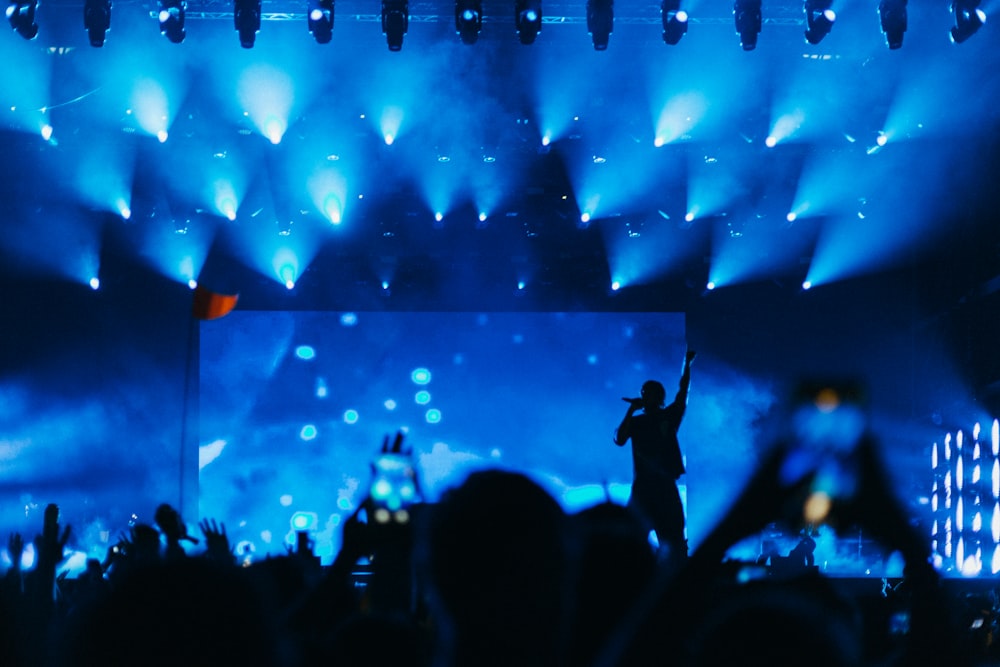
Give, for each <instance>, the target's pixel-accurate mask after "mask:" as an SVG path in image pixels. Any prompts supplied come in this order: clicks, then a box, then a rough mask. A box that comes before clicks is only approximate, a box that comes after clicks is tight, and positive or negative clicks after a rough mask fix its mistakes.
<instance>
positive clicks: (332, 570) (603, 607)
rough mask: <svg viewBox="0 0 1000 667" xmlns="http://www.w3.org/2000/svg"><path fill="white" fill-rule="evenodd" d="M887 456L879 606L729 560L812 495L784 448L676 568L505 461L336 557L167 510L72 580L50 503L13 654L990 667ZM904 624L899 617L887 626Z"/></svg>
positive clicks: (6, 608) (12, 658)
mask: <svg viewBox="0 0 1000 667" xmlns="http://www.w3.org/2000/svg"><path fill="white" fill-rule="evenodd" d="M874 454H875V453H874V450H873V449H871V448H862V451H861V457H862V458H861V460H862V463H863V466H862V468H861V470H862V481H861V488H860V489H859V495H858V498H857V505H856V506H851V507H844V508H840V509H841V510H842V514H843V515H844V516H845V518H850V519H851V520H856V521H860V522H862V523H863V524H864V525H865V527H866V529H868V530H869V531H872V532H874V533H875V534H877V535H878V536H879V538H880V540H881V541H882V542H883V544H884V545H885V547H886V548H887V549H893V550H898V551H900V552H901V553H902V554H903V556H904V558H905V559H906V572H905V576H904V578H903V579H902V580H901V581H900V582H897V583H895V585H894V586H892V587H887V588H886V590H885V592H884V594H883V595H881V596H880V601H879V602H878V604H877V605H876V606H874V607H873V606H871V605H870V601H869V603H865V604H862V603H861V602H860V601H858V600H856V599H852V598H850V597H845V596H844V595H843V594H841V593H838V591H837V587H836V586H835V585H834V583H835V582H833V581H831V580H828V579H825V578H823V577H822V576H821V575H820V574H818V573H816V572H815V570H813V569H810V568H802V569H801V570H798V571H789V570H788V569H787V568H784V569H782V570H781V571H780V572H779V571H776V572H773V573H765V574H764V576H761V577H758V578H755V579H753V580H750V581H745V582H744V581H742V577H741V574H742V573H743V572H744V571H745V570H746V568H745V567H744V565H745V564H742V563H736V562H733V561H729V560H726V557H725V554H726V551H727V549H728V548H729V547H730V546H731V545H733V544H735V543H736V542H737V541H739V540H741V539H744V538H745V537H746V536H748V535H752V534H753V533H754V532H755V531H759V530H760V529H762V528H763V527H764V526H765V525H767V524H768V523H770V522H772V521H773V520H775V519H776V518H780V517H781V516H782V515H783V513H784V508H785V507H786V506H787V505H788V503H789V502H797V499H798V498H799V497H800V496H801V493H802V488H799V487H798V486H797V485H792V486H789V485H787V484H783V483H781V481H780V480H779V476H780V471H781V469H782V465H783V462H784V461H785V460H787V451H785V450H783V449H782V448H780V447H778V448H776V449H775V452H774V453H773V454H772V457H771V458H770V459H768V460H765V461H764V462H763V463H762V464H761V467H760V469H759V471H758V472H757V474H756V475H755V476H754V477H753V478H752V479H751V481H750V483H749V484H748V486H747V487H746V489H745V490H744V492H743V494H742V495H741V496H740V497H739V498H738V500H737V501H736V502H735V503H734V504H733V506H732V509H731V510H730V511H729V513H728V514H727V515H726V516H725V517H724V518H723V519H722V520H721V521H720V522H719V524H718V525H717V526H716V527H715V529H714V530H713V531H712V532H711V533H710V534H709V536H708V537H707V538H706V539H705V540H704V542H702V543H701V544H700V545H699V546H698V548H697V549H695V550H694V551H693V553H692V554H691V555H690V556H687V557H685V558H682V559H678V558H660V557H658V554H657V551H656V550H655V549H654V547H652V546H651V545H650V541H649V539H648V534H647V533H648V529H649V525H648V524H647V523H646V522H645V521H644V520H643V519H642V518H641V516H640V515H639V514H638V513H637V512H635V511H634V510H633V509H630V508H629V507H626V506H622V505H617V504H613V503H611V502H602V503H600V504H597V505H595V506H592V507H589V508H588V509H585V510H583V511H580V512H578V513H575V514H568V513H566V512H565V511H564V510H563V509H562V508H561V506H560V505H559V504H558V503H557V502H556V500H555V499H554V498H553V497H552V496H551V495H549V494H548V492H546V491H545V490H544V489H543V488H542V487H541V486H540V485H538V484H537V483H535V482H534V481H533V480H532V479H530V478H529V477H528V476H526V475H524V474H521V473H518V472H512V471H505V470H497V469H494V470H483V471H479V472H475V473H472V474H471V475H469V476H468V477H467V478H466V479H465V480H464V481H463V482H462V483H461V484H459V485H458V486H456V487H454V488H453V489H451V490H450V491H448V492H447V493H446V494H445V495H444V496H443V497H442V498H441V499H440V500H439V501H438V502H437V503H433V504H426V505H421V504H417V505H413V506H410V507H409V508H408V509H409V512H408V514H407V515H406V517H405V520H396V519H394V518H389V519H388V520H384V521H383V522H381V523H380V522H379V521H378V520H375V519H373V517H374V516H375V515H376V510H375V509H374V507H373V505H372V504H371V500H370V499H369V501H367V502H366V506H367V509H368V510H369V511H368V512H367V517H365V516H364V514H365V513H358V514H355V515H354V516H352V517H351V518H350V519H349V520H347V521H346V522H345V524H344V526H343V544H342V548H341V550H340V552H339V553H338V554H337V557H336V559H335V560H334V562H333V563H332V565H329V566H321V565H320V563H319V561H318V559H317V558H316V557H315V556H314V555H313V554H312V552H311V551H310V548H309V542H308V539H302V540H300V541H299V547H298V548H297V549H295V550H293V551H292V552H290V553H288V554H287V555H284V556H279V557H271V558H267V559H264V560H258V561H256V562H254V563H253V564H251V565H250V566H243V565H244V564H242V563H240V562H238V559H237V557H236V555H235V554H234V553H233V549H232V546H231V545H230V544H229V540H228V538H227V536H226V532H225V527H224V525H222V524H219V523H216V522H215V521H212V520H203V521H201V522H200V523H199V528H200V533H201V534H200V535H199V536H198V537H192V536H190V535H189V534H188V531H187V528H186V524H185V522H184V521H183V520H182V519H181V518H180V516H179V515H178V513H177V512H176V511H175V510H174V509H173V508H171V507H170V506H168V505H163V506H161V507H160V508H159V510H158V511H157V512H156V522H155V524H156V525H144V524H139V525H135V526H133V527H132V528H131V529H129V531H128V533H127V534H126V535H124V536H123V539H121V540H120V541H119V542H117V543H116V544H115V545H114V546H113V547H112V548H111V549H110V550H109V552H108V557H107V559H105V561H104V562H99V561H97V560H91V561H90V562H88V565H87V569H86V572H85V573H83V574H82V575H80V576H78V577H75V578H72V579H68V578H64V577H62V576H60V574H59V573H58V567H59V563H60V560H61V558H62V554H63V550H64V548H65V547H66V543H67V540H68V539H69V537H70V531H69V528H68V527H62V526H61V525H60V517H59V513H58V508H56V507H55V506H50V507H49V508H48V509H47V511H46V512H45V520H44V525H43V527H42V530H41V533H40V535H38V537H37V538H36V539H35V542H34V544H35V553H36V560H35V563H34V565H33V567H32V568H31V569H30V570H29V571H22V570H21V568H20V567H19V565H18V563H19V559H18V558H17V557H16V556H17V554H19V553H20V552H21V550H22V549H23V547H24V542H23V540H22V538H21V537H20V536H18V535H13V536H11V538H10V544H9V545H8V546H9V549H10V551H11V553H12V554H13V555H14V558H13V559H12V562H13V565H12V566H11V567H10V568H9V569H8V571H7V572H6V575H5V577H4V579H3V588H2V594H0V619H2V620H0V652H2V660H0V664H4V665H11V666H14V665H31V666H45V665H59V666H62V665H67V666H72V665H80V666H84V665H87V666H90V665H93V666H97V665H100V666H101V667H107V666H108V665H180V664H193V665H241V666H247V665H260V666H270V665H274V666H279V667H284V666H289V667H299V666H312V665H345V666H354V665H359V666H360V665H365V666H371V665H400V664H407V665H415V666H416V665H427V666H431V665H444V666H453V665H602V666H611V665H671V664H676V665H731V664H740V665H748V664H749V665H758V664H759V665H765V664H766V665H781V664H810V665H827V664H829V665H862V664H871V665H933V664H941V665H945V664H947V665H957V664H986V662H988V660H989V659H990V658H991V657H992V649H991V646H990V641H989V640H988V638H986V634H985V633H987V632H988V631H989V630H990V628H989V624H990V621H989V620H987V627H986V628H983V629H982V632H980V633H979V635H975V636H974V635H973V634H972V633H970V632H969V631H968V628H966V627H963V626H962V625H961V620H962V619H961V614H960V613H958V612H959V611H960V609H959V607H960V605H958V602H959V601H956V600H953V599H949V597H948V595H946V593H945V590H944V589H943V588H942V585H941V582H940V581H939V580H938V576H937V574H936V572H935V571H934V570H933V568H932V567H931V566H930V564H929V561H928V554H927V547H926V546H925V545H924V544H923V540H921V539H920V538H919V537H918V536H917V535H915V534H914V533H913V529H912V527H911V525H910V523H909V522H908V520H907V518H906V517H905V515H904V514H903V513H902V512H901V511H900V510H899V506H898V505H896V504H894V503H893V502H892V498H891V494H889V493H888V492H887V490H886V487H885V485H884V484H883V483H882V482H883V481H884V479H883V478H882V477H881V472H880V468H879V466H878V462H877V459H876V457H875V455H874ZM872 508H878V509H877V511H872ZM397 514H398V512H397ZM366 518H367V520H365V519H366ZM194 540H198V541H199V543H198V545H197V546H195V545H193V544H192V545H190V546H189V547H188V549H184V548H182V546H181V542H184V541H190V542H193V541H194ZM765 570H766V568H765ZM900 612H905V618H906V627H903V628H896V627H890V624H889V619H892V618H898V617H899V615H900Z"/></svg>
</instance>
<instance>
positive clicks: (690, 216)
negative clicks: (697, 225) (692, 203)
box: [684, 212, 694, 222]
mask: <svg viewBox="0 0 1000 667" xmlns="http://www.w3.org/2000/svg"><path fill="white" fill-rule="evenodd" d="M684 219H685V220H686V221H688V222H693V221H694V213H693V212H688V213H687V214H686V215H685V216H684Z"/></svg>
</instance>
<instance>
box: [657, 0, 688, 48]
mask: <svg viewBox="0 0 1000 667" xmlns="http://www.w3.org/2000/svg"><path fill="white" fill-rule="evenodd" d="M660 18H661V19H662V21H663V41H664V42H666V43H667V44H670V45H676V44H677V43H678V42H679V41H681V37H683V36H684V34H685V33H686V32H687V31H688V15H687V12H686V11H684V10H683V9H681V0H663V2H662V3H661V4H660Z"/></svg>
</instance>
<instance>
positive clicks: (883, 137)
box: [875, 132, 889, 146]
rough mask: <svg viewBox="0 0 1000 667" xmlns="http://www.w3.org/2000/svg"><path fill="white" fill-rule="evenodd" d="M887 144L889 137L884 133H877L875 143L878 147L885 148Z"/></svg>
mask: <svg viewBox="0 0 1000 667" xmlns="http://www.w3.org/2000/svg"><path fill="white" fill-rule="evenodd" d="M888 142H889V136H888V135H887V134H885V133H884V132H879V135H878V139H876V140H875V143H876V144H878V145H879V146H885V145H886V144H887V143H888Z"/></svg>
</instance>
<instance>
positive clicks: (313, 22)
mask: <svg viewBox="0 0 1000 667" xmlns="http://www.w3.org/2000/svg"><path fill="white" fill-rule="evenodd" d="M333 3H334V0H311V2H310V7H309V32H311V33H312V36H313V38H314V39H315V40H316V43H317V44H329V43H330V40H331V39H333Z"/></svg>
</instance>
